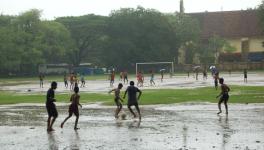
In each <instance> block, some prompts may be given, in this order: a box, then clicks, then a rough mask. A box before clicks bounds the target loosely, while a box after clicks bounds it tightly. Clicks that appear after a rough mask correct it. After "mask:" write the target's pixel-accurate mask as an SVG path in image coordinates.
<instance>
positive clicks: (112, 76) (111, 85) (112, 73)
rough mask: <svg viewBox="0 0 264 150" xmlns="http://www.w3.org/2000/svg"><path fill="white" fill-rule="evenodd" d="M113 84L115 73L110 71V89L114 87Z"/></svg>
mask: <svg viewBox="0 0 264 150" xmlns="http://www.w3.org/2000/svg"><path fill="white" fill-rule="evenodd" d="M114 82H115V71H112V72H111V74H110V87H113V86H114Z"/></svg>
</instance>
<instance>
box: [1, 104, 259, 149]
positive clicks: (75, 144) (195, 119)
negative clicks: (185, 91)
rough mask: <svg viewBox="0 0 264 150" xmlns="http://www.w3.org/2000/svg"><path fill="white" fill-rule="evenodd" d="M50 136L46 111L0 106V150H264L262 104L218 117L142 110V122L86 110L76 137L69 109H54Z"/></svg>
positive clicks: (194, 107)
mask: <svg viewBox="0 0 264 150" xmlns="http://www.w3.org/2000/svg"><path fill="white" fill-rule="evenodd" d="M57 107H58V111H59V117H58V119H57V120H56V122H55V124H54V129H55V131H54V132H51V133H47V132H46V120H47V114H46V110H45V107H44V105H42V104H41V105H32V104H23V105H1V106H0V118H1V119H0V133H1V136H0V146H1V148H0V149H3V150H13V149H14V150H17V149H21V150H22V149H32V150H36V149H39V150H46V149H99V150H109V149H131V150H132V149H133V150H135V149H136V150H155V149H157V150H164V149H171V150H175V149H176V150H184V149H188V150H212V149H213V150H232V149H237V150H247V149H250V150H254V149H257V150H263V149H264V117H263V116H264V104H248V105H246V104H230V105H229V108H230V112H229V115H228V116H227V115H225V114H221V115H217V114H216V113H217V106H216V104H210V103H198V104H194V103H185V104H173V105H155V106H142V107H141V108H142V115H143V118H142V121H141V122H140V121H138V120H134V119H132V118H131V116H130V114H129V112H128V111H127V108H125V109H124V110H125V113H126V114H127V120H116V119H114V116H113V113H114V107H110V106H100V105H97V104H92V105H85V106H84V107H83V109H82V110H80V113H81V116H80V120H79V127H80V130H77V131H74V130H73V126H74V120H75V118H74V117H73V118H71V119H70V120H69V121H68V122H67V123H66V124H65V126H64V128H63V129H61V128H60V127H59V126H60V123H61V122H62V120H63V119H64V118H65V117H66V116H67V107H68V106H67V105H65V104H57Z"/></svg>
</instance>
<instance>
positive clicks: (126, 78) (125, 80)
mask: <svg viewBox="0 0 264 150" xmlns="http://www.w3.org/2000/svg"><path fill="white" fill-rule="evenodd" d="M123 79H124V84H125V83H128V73H127V71H124V72H123Z"/></svg>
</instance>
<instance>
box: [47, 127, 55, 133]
mask: <svg viewBox="0 0 264 150" xmlns="http://www.w3.org/2000/svg"><path fill="white" fill-rule="evenodd" d="M47 131H48V132H52V131H55V130H54V129H53V128H48V129H47Z"/></svg>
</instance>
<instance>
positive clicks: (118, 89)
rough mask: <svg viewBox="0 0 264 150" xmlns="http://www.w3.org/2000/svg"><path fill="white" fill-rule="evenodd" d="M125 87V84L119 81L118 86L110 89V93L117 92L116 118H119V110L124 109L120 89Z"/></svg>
mask: <svg viewBox="0 0 264 150" xmlns="http://www.w3.org/2000/svg"><path fill="white" fill-rule="evenodd" d="M122 87H123V84H122V83H119V84H118V87H117V88H115V89H113V90H111V91H109V92H108V93H111V92H113V91H114V92H115V103H116V106H117V108H116V111H115V118H116V119H117V118H118V114H119V112H120V111H121V110H122V103H121V102H120V101H122V102H123V100H122V99H121V98H120V90H121V89H122Z"/></svg>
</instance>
